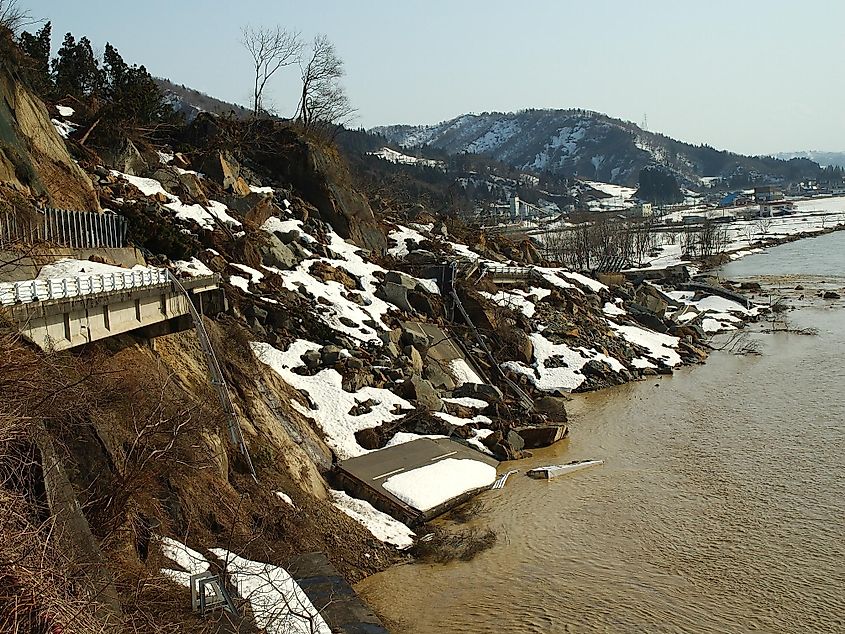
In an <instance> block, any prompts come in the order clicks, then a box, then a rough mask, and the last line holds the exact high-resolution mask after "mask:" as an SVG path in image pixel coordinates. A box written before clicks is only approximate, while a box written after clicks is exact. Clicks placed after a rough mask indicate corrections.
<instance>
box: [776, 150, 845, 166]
mask: <svg viewBox="0 0 845 634" xmlns="http://www.w3.org/2000/svg"><path fill="white" fill-rule="evenodd" d="M775 158H779V159H791V158H806V159H810V160H811V161H815V162H816V163H818V164H819V165H821V166H822V167H827V166H832V167H845V152H823V151H821V150H807V151H801V152H778V153H777V154H775Z"/></svg>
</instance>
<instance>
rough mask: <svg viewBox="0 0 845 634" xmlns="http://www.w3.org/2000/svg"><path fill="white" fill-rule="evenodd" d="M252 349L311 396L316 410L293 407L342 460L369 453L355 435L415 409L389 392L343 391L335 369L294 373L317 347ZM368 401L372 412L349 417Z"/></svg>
mask: <svg viewBox="0 0 845 634" xmlns="http://www.w3.org/2000/svg"><path fill="white" fill-rule="evenodd" d="M251 347H252V350H253V352H254V353H255V356H256V357H257V358H258V360H259V361H261V362H262V363H265V364H267V365H268V366H270V367H271V368H272V369H273V370H274V371H275V372H276V373H277V374H278V375H279V376H281V377H282V379H284V380H285V381H286V382H287V383H288V384H290V385H291V386H293V387H295V388H296V389H298V390H300V391H302V392H305V393H307V394H308V399H309V400H310V402H311V403H312V404H313V406H314V407H313V409H312V408H309V407H308V406H307V405H303V404H302V403H300V402H299V401H297V400H295V399H291V406H292V407H293V408H294V409H295V410H296V411H298V412H299V413H300V414H302V415H303V416H307V417H308V418H310V419H312V420H313V421H315V422H316V423H317V425H318V426H319V427H320V429H322V431H323V433H324V434H325V435H326V443H327V444H328V445H329V447H330V448H331V449H332V451H334V453H335V454H336V455H337V457H338V459H339V460H346V459H347V458H353V457H355V456H360V455H363V454H365V453H368V450H366V449H364V448H363V447H362V446H361V445H359V444H358V441H357V440H356V439H355V432H357V431H361V430H363V429H369V428H371V427H378V426H379V425H381V424H382V423H385V422H388V421H391V420H396V419H398V418H401V417H402V416H403V414H402V413H400V412H398V411H397V410H405V411H410V410H413V409H414V406H413V405H411V404H410V403H409V402H408V401H406V400H405V399H403V398H400V397H398V396H396V395H395V394H394V393H393V392H391V391H389V390H385V389H381V388H374V387H365V388H362V389H360V390H358V391H357V392H354V393H353V392H346V391H345V390H344V389H343V387H342V381H343V377H342V376H341V375H340V373H339V372H338V371H337V370H335V369H333V368H327V369H324V370H321V371H320V372H318V373H317V374H315V375H313V376H305V375H301V374H297V373H296V372H293V369H294V368H297V367H301V366H302V365H303V363H302V360H301V358H300V357H301V355H302V354H304V353H305V352H307V351H309V350H319V349H320V346H319V345H318V344H316V343H312V342H310V341H305V340H302V339H300V340H298V341H295V342H294V343H292V344H291V345H290V347H289V348H288V349H287V350H286V351H284V352H282V351H280V350H277V349H276V348H274V347H273V346H271V345H269V344H266V343H258V342H253V343H252V344H251ZM368 400H369V401H372V409H371V410H370V411H369V412H367V413H365V414H360V415H357V416H356V415H354V414H350V413H349V412H350V410H352V409H353V408H354V407H355V406H356V405H358V404H360V403H362V402H364V401H368Z"/></svg>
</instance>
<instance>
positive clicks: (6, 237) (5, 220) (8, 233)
mask: <svg viewBox="0 0 845 634" xmlns="http://www.w3.org/2000/svg"><path fill="white" fill-rule="evenodd" d="M127 229H128V225H127V223H126V218H124V217H123V216H119V215H117V214H114V213H96V212H91V211H68V210H67V209H54V208H53V207H47V208H45V209H38V210H37V211H35V212H33V214H32V215H31V216H30V217H25V216H21V215H14V214H10V213H5V212H3V213H0V246H4V245H10V244H14V243H16V242H23V243H25V244H32V243H33V242H49V243H51V244H57V245H59V246H63V247H70V248H72V249H98V248H120V247H124V246H126V232H127Z"/></svg>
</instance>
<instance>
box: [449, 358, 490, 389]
mask: <svg viewBox="0 0 845 634" xmlns="http://www.w3.org/2000/svg"><path fill="white" fill-rule="evenodd" d="M449 375H450V376H451V377H452V378H453V379H455V382H456V383H457V384H458V385H463V384H464V383H484V380H483V379H482V378H481V377H480V376H478V374H476V372H475V370H473V369H472V368H471V367H470V365H469V363H467V362H466V361H465V360H464V359H454V360H453V361H451V362H450V363H449Z"/></svg>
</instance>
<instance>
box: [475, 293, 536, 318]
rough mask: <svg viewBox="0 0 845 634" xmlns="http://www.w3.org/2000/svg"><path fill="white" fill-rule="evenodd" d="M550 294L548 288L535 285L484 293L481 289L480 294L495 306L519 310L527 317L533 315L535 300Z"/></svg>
mask: <svg viewBox="0 0 845 634" xmlns="http://www.w3.org/2000/svg"><path fill="white" fill-rule="evenodd" d="M550 294H551V291H550V290H549V289H547V288H539V287H536V286H535V287H532V288H529V289H528V290H527V291H525V290H521V289H514V290H512V291H499V292H498V293H486V292H484V291H481V295H483V296H484V297H486V298H487V299H489V300H490V301H491V302H493V303H494V304H496V305H497V306H502V307H503V308H510V309H511V310H515V311H519V312H521V313H522V314H523V315H525V316H526V317H529V318H530V317H533V316H534V311H535V310H536V308H537V307H536V304H535V302H539V301H540V300H542V299H543V298H544V297H548V296H549V295H550ZM532 300H533V301H532Z"/></svg>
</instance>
